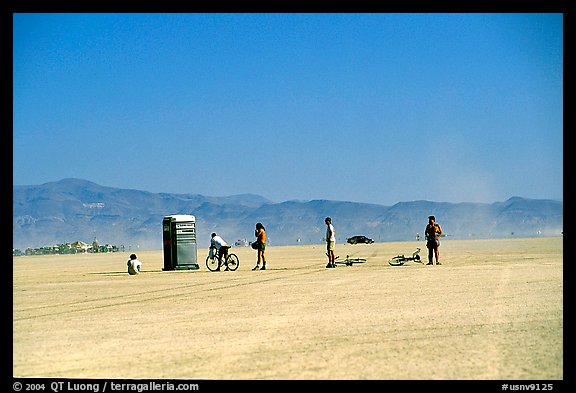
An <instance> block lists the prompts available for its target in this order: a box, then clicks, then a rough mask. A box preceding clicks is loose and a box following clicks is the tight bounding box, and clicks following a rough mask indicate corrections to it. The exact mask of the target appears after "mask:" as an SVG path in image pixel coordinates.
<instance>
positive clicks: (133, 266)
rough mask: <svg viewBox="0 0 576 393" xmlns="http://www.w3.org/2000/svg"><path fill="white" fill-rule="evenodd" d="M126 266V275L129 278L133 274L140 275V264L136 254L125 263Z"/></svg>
mask: <svg viewBox="0 0 576 393" xmlns="http://www.w3.org/2000/svg"><path fill="white" fill-rule="evenodd" d="M126 265H128V274H130V275H131V276H133V275H135V274H140V270H141V269H142V262H140V261H139V260H138V258H137V257H136V254H131V255H130V259H129V260H128V262H127V263H126Z"/></svg>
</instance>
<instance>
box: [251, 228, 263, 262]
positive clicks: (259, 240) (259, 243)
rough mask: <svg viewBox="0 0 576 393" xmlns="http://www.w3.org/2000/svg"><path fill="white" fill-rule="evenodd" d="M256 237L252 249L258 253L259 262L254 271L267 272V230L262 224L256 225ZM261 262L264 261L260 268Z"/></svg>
mask: <svg viewBox="0 0 576 393" xmlns="http://www.w3.org/2000/svg"><path fill="white" fill-rule="evenodd" d="M254 236H256V242H255V243H253V244H252V248H255V249H256V250H257V251H258V261H257V262H256V266H254V267H253V268H252V270H266V255H265V254H264V252H265V251H266V229H265V228H264V225H262V224H261V223H257V224H256V230H255V231H254ZM260 261H262V267H260Z"/></svg>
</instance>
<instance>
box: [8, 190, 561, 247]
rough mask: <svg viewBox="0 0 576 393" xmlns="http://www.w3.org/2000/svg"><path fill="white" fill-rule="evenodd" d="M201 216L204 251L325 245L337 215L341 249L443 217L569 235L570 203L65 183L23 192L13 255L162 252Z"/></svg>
mask: <svg viewBox="0 0 576 393" xmlns="http://www.w3.org/2000/svg"><path fill="white" fill-rule="evenodd" d="M171 214H192V215H194V216H195V217H196V225H197V232H198V244H199V246H200V247H204V246H207V245H208V242H209V239H210V237H209V236H210V233H211V232H218V233H220V234H222V236H223V237H224V238H225V239H226V240H227V241H229V242H230V243H234V242H235V241H236V240H239V239H247V240H253V238H254V225H255V224H256V222H262V223H263V224H264V226H265V227H266V229H267V232H268V236H269V239H270V243H271V245H287V244H298V243H300V244H311V243H321V242H322V239H323V236H324V232H325V225H324V218H325V217H326V216H331V217H332V218H333V222H334V225H335V227H336V232H337V242H338V243H343V242H345V241H346V238H347V237H350V236H352V235H357V234H363V235H366V236H369V237H372V238H373V239H374V240H375V241H406V240H414V239H415V237H416V234H417V233H418V234H420V236H422V234H423V231H424V227H425V226H426V223H427V217H428V215H430V214H434V215H436V217H437V219H438V222H439V223H440V225H442V228H443V229H444V232H445V234H447V235H448V236H449V237H453V238H490V237H510V236H538V235H539V236H559V235H560V234H561V233H562V230H563V229H562V228H563V202H561V201H554V200H547V199H526V198H521V197H512V198H510V199H508V200H506V201H504V202H495V203H492V204H483V203H470V202H462V203H447V202H431V201H412V202H399V203H396V204H394V205H393V206H384V205H376V204H367V203H356V202H347V201H331V200H312V201H286V202H280V203H273V202H272V201H270V200H268V199H266V198H263V197H261V196H258V195H252V194H243V195H233V196H227V197H210V196H204V195H200V194H169V193H151V192H146V191H139V190H133V189H121V188H114V187H107V186H100V185H98V184H96V183H93V182H90V181H86V180H82V179H63V180H61V181H57V182H50V183H45V184H42V185H35V186H14V187H13V226H12V227H13V247H14V248H19V249H22V250H23V249H25V248H27V247H40V246H46V245H52V244H57V243H65V242H74V241H76V240H82V241H85V242H92V241H93V240H94V239H95V238H96V239H97V240H98V241H99V242H100V243H101V244H103V243H110V244H114V245H125V246H129V247H130V248H131V249H161V247H162V228H161V224H162V218H163V217H164V216H166V215H171Z"/></svg>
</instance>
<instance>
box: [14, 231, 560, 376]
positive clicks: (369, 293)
mask: <svg viewBox="0 0 576 393" xmlns="http://www.w3.org/2000/svg"><path fill="white" fill-rule="evenodd" d="M423 245H424V244H423V242H418V243H417V242H402V243H374V244H363V245H344V244H337V245H336V254H337V255H340V258H345V256H346V255H350V257H351V258H365V259H366V262H365V263H363V264H354V265H352V266H345V265H338V267H337V268H336V269H326V268H325V267H324V266H325V265H326V257H325V255H324V252H325V250H324V246H323V245H315V246H287V247H274V246H270V247H269V248H268V249H267V251H266V252H267V258H268V261H269V262H268V270H266V271H251V268H252V267H253V266H254V264H255V260H256V252H255V251H254V250H252V249H250V248H233V249H232V251H233V252H235V253H236V254H237V255H238V256H239V257H240V267H239V269H238V270H237V271H235V272H209V271H208V270H207V269H206V266H205V265H204V260H205V257H206V254H207V250H204V249H201V250H198V259H199V262H200V269H199V270H196V271H171V272H164V271H162V267H163V260H162V251H161V250H159V251H142V252H137V254H138V257H139V259H140V260H141V261H142V263H143V271H142V273H141V274H140V275H138V276H130V275H128V274H127V273H126V260H127V259H128V255H129V253H128V252H126V253H112V254H77V255H54V256H25V257H14V258H13V370H12V372H13V376H14V377H60V378H184V379H233V380H238V379H246V380H259V379H272V380H278V379H282V380H286V379H290V380H293V379H305V380H317V379H322V380H327V379H328V380H332V379H349V380H358V379H370V380H374V379H375V380H494V379H516V380H525V379H526V380H561V379H563V239H562V238H561V237H558V238H534V239H493V240H443V241H442V245H441V262H442V263H443V264H442V265H441V266H425V265H423V264H419V263H414V262H407V263H406V264H405V265H404V266H398V267H394V266H390V265H389V264H388V260H389V259H390V258H391V257H393V256H395V255H397V254H406V255H410V254H411V253H412V252H413V251H414V250H415V248H416V247H422V248H423V252H425V251H426V249H425V247H423ZM423 255H424V254H423ZM424 258H426V255H424Z"/></svg>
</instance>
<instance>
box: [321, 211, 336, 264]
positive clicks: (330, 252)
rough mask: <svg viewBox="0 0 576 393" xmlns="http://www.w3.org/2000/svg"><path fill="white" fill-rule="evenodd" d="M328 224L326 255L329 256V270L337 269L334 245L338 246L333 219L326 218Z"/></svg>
mask: <svg viewBox="0 0 576 393" xmlns="http://www.w3.org/2000/svg"><path fill="white" fill-rule="evenodd" d="M324 222H325V223H326V255H327V256H328V264H327V265H326V267H327V268H332V267H336V262H335V259H336V258H335V257H334V245H335V244H336V231H335V230H334V225H332V218H330V217H326V219H324Z"/></svg>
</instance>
